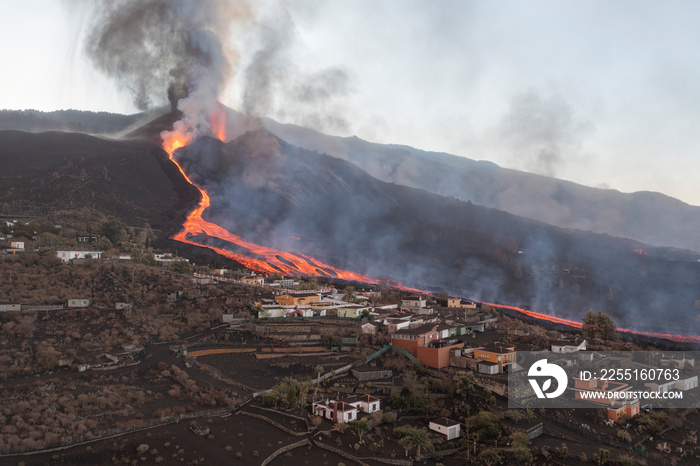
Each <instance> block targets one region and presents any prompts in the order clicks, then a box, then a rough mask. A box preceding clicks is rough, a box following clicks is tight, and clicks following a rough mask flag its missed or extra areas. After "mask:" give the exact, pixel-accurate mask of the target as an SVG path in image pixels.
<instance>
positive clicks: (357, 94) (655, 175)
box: [0, 0, 700, 205]
mask: <svg viewBox="0 0 700 466" xmlns="http://www.w3.org/2000/svg"><path fill="white" fill-rule="evenodd" d="M83 1H87V0H83ZM3 3H4V5H3V7H2V13H3V14H2V18H3V27H2V28H0V43H1V44H2V46H1V47H0V63H2V66H0V89H2V91H1V92H0V108H9V109H24V108H35V109H40V110H55V109H63V108H77V109H86V110H105V111H111V112H120V113H132V112H135V111H136V108H135V107H134V106H133V105H132V104H131V100H130V97H129V95H128V93H127V92H125V91H124V90H122V89H120V88H119V87H118V86H117V84H116V83H115V82H114V81H112V80H111V79H109V78H107V77H104V76H102V75H100V74H99V73H97V72H96V71H94V70H93V67H92V66H91V64H90V63H89V62H88V61H87V59H86V58H85V54H84V52H83V44H82V37H81V34H82V28H83V27H84V24H85V22H86V18H84V17H83V16H84V15H85V11H86V10H81V9H79V8H71V7H68V8H66V4H68V5H70V4H71V2H65V1H64V2H59V1H55V0H23V1H21V2H20V1H16V2H3ZM75 3H79V1H78V0H76V1H74V2H73V4H75ZM271 4H273V5H274V3H273V2H271V1H268V2H266V5H267V6H266V7H263V6H261V5H262V4H260V3H255V5H254V10H256V15H257V18H258V21H257V24H266V25H268V26H271V27H272V30H284V31H286V35H285V40H284V44H285V47H284V49H283V50H281V51H280V52H279V59H280V66H279V69H278V73H277V75H278V82H277V83H276V85H275V86H274V87H273V89H274V90H275V95H274V97H275V98H274V99H273V101H272V104H270V105H269V106H268V107H267V109H268V110H267V111H268V113H270V116H272V117H274V118H277V119H279V120H282V121H285V122H290V123H300V124H306V125H310V126H315V127H316V128H317V129H320V130H323V131H326V132H329V133H332V134H339V135H343V136H347V135H351V134H356V135H358V136H359V137H362V138H365V139H368V140H371V141H376V142H382V143H398V144H407V145H411V146H414V147H418V148H421V149H425V150H435V151H445V152H450V153H453V154H456V155H462V156H465V157H469V158H472V159H477V160H491V161H493V162H495V163H498V164H499V165H501V166H505V167H510V168H516V169H522V170H527V171H532V172H536V173H542V174H547V175H553V176H556V177H559V178H564V179H568V180H572V181H576V182H579V183H582V184H586V185H589V186H597V187H610V188H614V189H619V190H620V191H624V192H632V191H643V190H646V191H660V192H663V193H666V194H668V195H671V196H674V197H677V198H679V199H681V200H683V201H686V202H688V203H691V204H694V205H700V187H698V183H697V182H696V177H697V175H696V174H697V173H700V157H697V154H699V153H700V151H699V150H700V142H699V141H700V139H699V136H698V135H700V131H699V130H698V129H697V128H696V127H697V126H698V124H699V122H700V118H699V117H700V87H699V86H700V47H699V46H698V44H700V28H699V27H698V25H697V18H699V17H700V3H698V2H693V1H673V2H659V1H640V0H629V1H593V0H589V1H585V2H582V1H580V0H577V1H565V0H552V1H523V0H519V1H499V2H491V1H485V0H484V1H478V2H477V1H440V2H435V1H406V0H396V1H382V0H373V1H369V0H367V1H359V0H353V1H350V0H344V1H320V0H319V1H313V0H298V1H296V2H283V3H282V5H284V8H285V9H286V10H283V9H281V8H280V7H277V8H270V5H271ZM230 40H231V42H232V43H235V44H236V46H237V48H238V49H239V53H240V56H241V62H240V64H239V69H240V70H241V71H240V73H239V74H238V75H237V77H236V78H234V80H233V81H232V82H231V83H230V86H229V87H228V89H227V92H226V93H225V95H224V96H222V100H223V102H224V103H225V104H227V105H229V106H231V107H234V108H240V104H241V95H242V87H243V79H242V76H243V70H244V69H245V67H246V64H247V63H248V62H249V61H250V60H251V59H252V57H253V56H254V53H255V51H256V50H257V47H259V44H260V43H262V41H261V40H260V34H259V29H258V28H256V24H251V25H249V27H248V28H247V29H245V30H242V31H241V30H239V31H238V32H237V33H236V35H235V36H234V37H232V38H230ZM307 84H308V85H307ZM309 89H313V90H314V91H315V94H313V98H310V97H309V95H310V94H309V92H308V90H309ZM319 96H320V97H319Z"/></svg>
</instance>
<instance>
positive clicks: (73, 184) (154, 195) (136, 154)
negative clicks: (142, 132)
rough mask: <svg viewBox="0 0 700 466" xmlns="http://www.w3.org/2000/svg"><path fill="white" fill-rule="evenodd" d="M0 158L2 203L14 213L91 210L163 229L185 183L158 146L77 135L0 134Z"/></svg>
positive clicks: (171, 215)
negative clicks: (179, 188)
mask: <svg viewBox="0 0 700 466" xmlns="http://www.w3.org/2000/svg"><path fill="white" fill-rule="evenodd" d="M0 159H1V160H2V162H3V170H2V172H0V204H1V205H4V208H5V209H6V210H7V213H8V214H15V215H21V214H23V213H27V212H29V213H30V214H32V215H46V214H47V213H49V212H52V211H57V210H65V209H73V208H78V209H79V208H82V207H84V206H89V207H93V208H95V209H96V210H98V211H101V212H105V213H109V214H111V215H115V216H116V217H118V218H121V219H122V220H124V221H126V222H128V223H130V224H133V225H142V224H143V223H144V221H148V222H150V223H151V225H152V226H153V227H154V228H162V227H163V226H165V225H167V224H169V223H171V222H172V218H173V217H174V211H175V209H176V208H177V207H178V204H179V203H180V199H179V198H178V195H177V193H176V191H175V189H174V188H175V184H174V183H176V184H178V183H179V184H180V185H182V183H184V182H183V181H182V180H179V181H178V178H179V174H177V173H175V172H174V170H175V168H174V166H173V165H172V164H171V163H170V162H169V161H168V160H167V159H166V158H165V153H163V152H162V151H161V150H160V149H159V148H158V147H156V146H152V145H148V144H141V143H136V142H124V141H118V140H111V139H104V138H97V137H93V136H87V135H84V134H79V133H60V132H47V133H39V134H34V133H26V132H20V131H0ZM190 202H192V199H187V203H190ZM179 207H183V205H180V206H179Z"/></svg>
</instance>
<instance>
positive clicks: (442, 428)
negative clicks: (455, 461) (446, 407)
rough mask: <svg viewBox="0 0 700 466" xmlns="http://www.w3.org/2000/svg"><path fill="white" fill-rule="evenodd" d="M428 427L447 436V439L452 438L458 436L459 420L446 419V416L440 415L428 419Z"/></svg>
mask: <svg viewBox="0 0 700 466" xmlns="http://www.w3.org/2000/svg"><path fill="white" fill-rule="evenodd" d="M428 427H429V428H430V430H434V431H435V432H438V433H440V434H442V435H444V436H445V437H447V440H452V439H454V438H458V437H459V430H460V425H459V422H457V421H453V420H452V419H448V418H446V417H441V418H438V419H435V420H434V421H430V423H429V424H428Z"/></svg>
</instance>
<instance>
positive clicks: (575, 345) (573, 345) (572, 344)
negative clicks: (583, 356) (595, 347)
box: [552, 339, 586, 353]
mask: <svg viewBox="0 0 700 466" xmlns="http://www.w3.org/2000/svg"><path fill="white" fill-rule="evenodd" d="M577 351H586V340H572V339H568V340H567V339H562V340H558V341H557V342H556V343H552V353H575V352H577Z"/></svg>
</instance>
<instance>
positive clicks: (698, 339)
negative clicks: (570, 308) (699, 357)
mask: <svg viewBox="0 0 700 466" xmlns="http://www.w3.org/2000/svg"><path fill="white" fill-rule="evenodd" d="M484 304H487V305H489V306H493V307H496V308H502V309H508V310H511V311H515V312H517V313H519V314H522V315H524V316H528V317H532V318H533V319H537V320H544V321H547V322H551V323H553V324H559V325H564V326H567V327H573V328H581V327H582V326H583V324H582V323H581V322H576V321H575V320H568V319H562V318H560V317H553V316H549V315H547V314H540V313H539V312H533V311H528V310H526V309H522V308H519V307H515V306H507V305H505V304H496V303H484ZM617 330H618V331H620V332H623V333H629V334H631V335H645V336H649V337H653V338H662V339H665V340H672V341H679V342H683V343H700V336H696V335H673V334H670V333H654V332H639V331H637V330H630V329H627V328H618V329H617Z"/></svg>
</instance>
